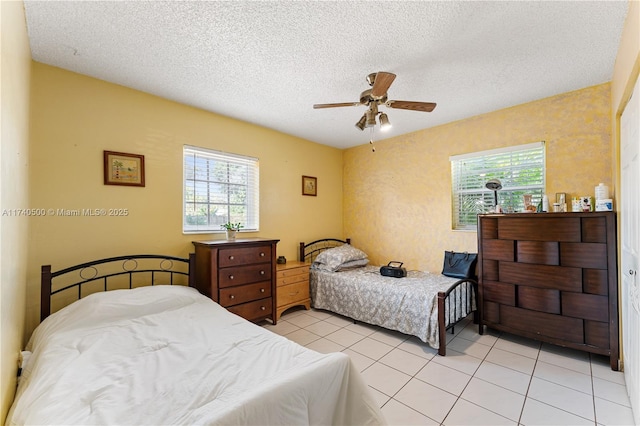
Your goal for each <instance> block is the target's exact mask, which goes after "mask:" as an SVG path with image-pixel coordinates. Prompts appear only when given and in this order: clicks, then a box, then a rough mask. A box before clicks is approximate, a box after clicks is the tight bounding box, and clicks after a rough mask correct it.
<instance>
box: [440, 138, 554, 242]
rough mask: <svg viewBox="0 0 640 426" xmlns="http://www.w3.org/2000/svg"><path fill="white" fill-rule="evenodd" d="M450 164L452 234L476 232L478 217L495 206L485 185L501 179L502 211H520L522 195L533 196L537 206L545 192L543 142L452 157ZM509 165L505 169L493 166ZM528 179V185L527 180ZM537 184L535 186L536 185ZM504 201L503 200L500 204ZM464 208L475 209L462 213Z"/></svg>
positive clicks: (491, 193) (544, 148)
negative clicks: (501, 163)
mask: <svg viewBox="0 0 640 426" xmlns="http://www.w3.org/2000/svg"><path fill="white" fill-rule="evenodd" d="M449 161H450V162H451V227H452V229H453V230H460V231H471V230H474V231H475V230H477V220H478V218H477V215H478V214H481V213H489V212H490V209H492V208H493V205H494V201H493V199H494V193H493V191H492V190H489V189H487V188H486V187H485V186H484V184H485V183H486V182H487V181H488V180H490V179H499V180H500V181H501V182H502V189H501V190H499V191H498V197H499V201H498V204H500V205H501V207H502V208H503V211H505V212H506V211H513V212H517V211H521V210H523V208H524V201H523V199H522V194H524V193H527V194H531V195H532V203H534V205H538V203H539V202H540V201H541V200H542V197H543V195H544V193H545V188H546V144H545V142H544V141H540V142H534V143H528V144H524V145H515V146H509V147H504V148H498V149H491V150H485V151H477V152H472V153H468V154H461V155H453V156H451V157H449ZM500 162H503V163H507V162H508V163H510V166H508V167H507V166H505V167H503V168H495V167H492V164H491V163H494V164H495V163H500ZM527 179H529V182H528V183H527V182H526V180H527ZM534 180H535V182H534ZM501 199H502V200H501ZM461 204H466V205H467V206H472V207H470V208H469V209H467V210H461V207H460V206H461Z"/></svg>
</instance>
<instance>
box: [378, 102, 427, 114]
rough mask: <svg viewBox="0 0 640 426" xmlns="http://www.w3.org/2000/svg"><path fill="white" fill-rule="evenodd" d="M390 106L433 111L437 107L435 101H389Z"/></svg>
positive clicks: (387, 104)
mask: <svg viewBox="0 0 640 426" xmlns="http://www.w3.org/2000/svg"><path fill="white" fill-rule="evenodd" d="M385 105H386V106H388V107H389V108H398V109H410V110H412V111H422V112H431V111H433V109H434V108H435V107H436V104H435V103H433V102H412V101H387V103H386V104H385Z"/></svg>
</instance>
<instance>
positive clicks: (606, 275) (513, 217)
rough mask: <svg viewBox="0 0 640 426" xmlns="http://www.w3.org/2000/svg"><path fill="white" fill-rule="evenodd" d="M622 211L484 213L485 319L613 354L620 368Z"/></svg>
mask: <svg viewBox="0 0 640 426" xmlns="http://www.w3.org/2000/svg"><path fill="white" fill-rule="evenodd" d="M616 253H617V246H616V216H615V212H591V213H531V214H523V213H520V214H487V215H479V216H478V268H479V270H478V278H479V304H480V308H481V309H480V310H481V314H480V334H482V332H483V326H485V325H486V326H487V327H491V328H494V329H496V330H502V331H506V332H510V333H513V334H518V335H522V336H526V337H530V338H533V339H537V340H541V341H544V342H549V343H553V344H557V345H560V346H565V347H569V348H574V349H579V350H584V351H588V352H592V353H596V354H602V355H608V356H609V357H610V363H611V368H612V369H613V370H618V368H619V359H618V356H619V342H618V283H617V255H616Z"/></svg>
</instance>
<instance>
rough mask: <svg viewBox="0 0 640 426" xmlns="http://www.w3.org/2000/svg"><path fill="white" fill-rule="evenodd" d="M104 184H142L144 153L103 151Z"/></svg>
mask: <svg viewBox="0 0 640 426" xmlns="http://www.w3.org/2000/svg"><path fill="white" fill-rule="evenodd" d="M104 184H105V185H124V186H144V155H138V154H127V153H124V152H114V151H104Z"/></svg>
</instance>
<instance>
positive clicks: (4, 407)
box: [0, 1, 31, 423]
mask: <svg viewBox="0 0 640 426" xmlns="http://www.w3.org/2000/svg"><path fill="white" fill-rule="evenodd" d="M0 27H1V29H2V46H1V52H2V53H1V59H0V60H1V64H2V67H1V68H0V70H1V71H0V73H1V79H0V81H1V83H0V84H1V85H2V86H1V93H2V96H1V100H2V105H1V108H2V109H1V111H2V127H1V138H2V139H0V208H1V210H2V212H3V214H2V216H0V241H1V245H2V248H1V251H0V304H1V309H2V311H1V316H2V317H1V319H0V324H1V327H2V330H1V342H0V348H1V352H0V360H1V364H0V371H1V379H0V380H1V381H0V395H1V396H0V421H1V422H2V423H4V419H5V417H6V415H7V411H8V410H9V406H10V405H11V401H12V400H13V395H14V393H15V386H16V373H17V368H18V365H17V361H18V354H19V352H20V350H21V349H22V347H23V345H22V343H23V333H24V315H25V292H26V270H27V262H26V259H27V258H26V255H27V242H28V227H29V221H28V219H27V218H26V217H15V216H9V215H6V214H4V213H5V210H11V209H18V208H25V207H27V206H28V196H29V181H28V179H29V176H28V175H27V166H28V156H29V133H28V129H29V69H30V66H31V51H30V50H29V42H28V40H27V26H26V23H25V16H24V8H23V4H22V2H7V1H2V2H0Z"/></svg>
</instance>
